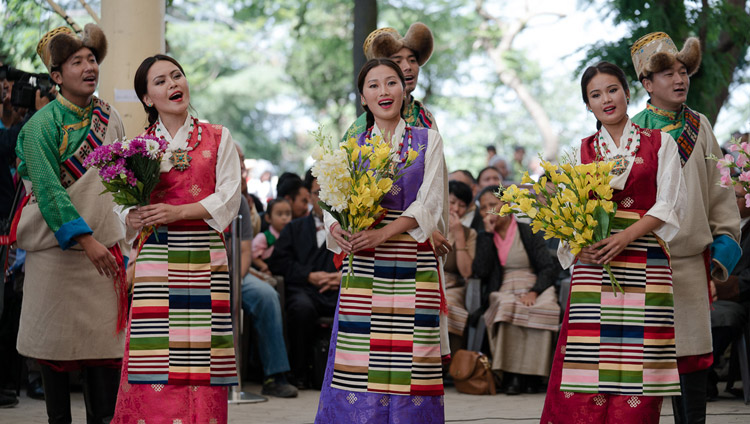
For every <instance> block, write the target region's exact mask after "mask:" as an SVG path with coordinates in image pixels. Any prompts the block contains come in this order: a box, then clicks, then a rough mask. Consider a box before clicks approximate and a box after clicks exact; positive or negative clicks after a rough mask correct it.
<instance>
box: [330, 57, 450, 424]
mask: <svg viewBox="0 0 750 424" xmlns="http://www.w3.org/2000/svg"><path fill="white" fill-rule="evenodd" d="M357 82H358V87H359V92H360V95H361V100H362V104H363V106H364V109H365V112H366V115H367V130H366V131H364V132H363V133H361V134H359V135H358V142H359V143H365V142H367V140H369V139H370V138H371V137H373V136H376V135H383V136H384V137H386V140H387V141H390V143H391V145H392V151H393V152H394V153H396V154H398V155H399V157H400V158H405V157H406V156H405V155H406V154H407V152H408V149H409V148H411V149H413V150H415V151H418V152H419V155H418V157H417V159H416V160H415V162H414V164H413V165H411V166H410V167H409V168H407V169H406V170H405V171H404V175H403V177H401V178H400V179H399V180H398V181H397V182H396V183H395V185H394V189H392V190H391V191H390V192H389V193H387V194H386V195H385V197H384V198H383V201H382V203H381V205H382V206H383V207H384V208H386V209H387V210H388V213H387V215H386V216H385V217H384V218H383V220H382V221H381V222H380V223H379V224H377V225H375V226H374V227H373V228H371V229H368V230H365V231H361V232H359V233H356V234H349V233H348V232H346V231H344V230H343V229H342V228H341V226H340V225H339V224H338V223H337V222H335V221H334V220H333V219H332V217H331V216H330V214H327V215H326V221H325V222H326V225H325V226H326V229H327V230H328V231H329V233H330V234H329V237H328V247H329V249H331V250H334V251H344V252H346V253H348V254H351V255H353V260H354V267H353V276H352V277H351V278H349V277H347V274H348V272H349V271H348V269H347V266H348V265H344V269H343V270H342V273H343V275H344V278H345V279H347V278H349V280H348V287H345V286H344V285H342V287H341V290H340V294H339V305H338V306H337V308H336V317H335V319H334V324H333V334H332V336H331V345H330V350H329V354H328V366H327V368H326V375H325V379H324V381H323V388H322V390H321V393H320V403H319V405H318V414H317V417H316V419H315V422H316V423H345V422H346V423H349V422H357V423H364V422H372V423H396V422H403V423H442V422H444V421H445V417H444V411H443V381H442V361H441V351H442V349H441V347H445V346H441V341H443V340H444V337H443V336H442V335H441V326H440V318H441V317H440V315H441V309H442V308H441V305H445V303H444V302H445V299H444V298H443V296H442V295H441V293H443V290H442V288H441V286H440V284H441V283H440V279H439V277H438V269H439V268H438V267H439V263H438V261H437V258H436V255H435V250H434V248H433V246H432V244H431V242H430V235H431V234H432V233H433V232H434V231H435V230H436V229H438V225H439V223H440V221H441V217H442V215H443V201H444V199H445V197H446V196H447V194H446V193H445V192H446V188H447V187H445V185H444V183H443V181H444V177H445V175H444V169H445V159H444V157H443V142H442V139H441V137H440V134H439V133H438V132H437V131H434V130H430V129H426V128H417V127H411V126H407V125H406V122H405V121H404V120H403V117H402V113H403V107H404V94H405V92H404V87H405V85H406V83H405V79H404V74H403V73H402V72H401V69H400V68H399V67H398V65H396V63H394V62H393V61H392V60H390V59H382V58H380V59H372V60H370V61H368V62H367V63H366V64H365V65H364V66H363V67H362V70H361V71H360V73H359V77H358V80H357ZM388 138H390V140H388ZM440 230H441V232H442V233H444V234H445V231H446V229H445V228H441V229H440ZM344 263H345V264H348V261H344ZM445 338H446V339H447V336H446V337H445ZM445 342H447V340H445ZM445 353H447V349H446V352H445Z"/></svg>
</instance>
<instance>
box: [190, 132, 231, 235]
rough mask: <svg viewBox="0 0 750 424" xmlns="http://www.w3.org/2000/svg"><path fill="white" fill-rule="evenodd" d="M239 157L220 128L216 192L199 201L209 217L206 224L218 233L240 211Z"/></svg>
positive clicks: (227, 136) (229, 138)
mask: <svg viewBox="0 0 750 424" xmlns="http://www.w3.org/2000/svg"><path fill="white" fill-rule="evenodd" d="M240 178H241V177H240V157H239V155H238V154H237V149H236V148H235V147H234V140H233V139H232V135H231V134H230V133H229V130H228V129H226V128H222V130H221V142H220V143H219V151H218V152H217V154H216V190H215V191H214V193H213V194H211V195H210V196H208V197H206V198H205V199H203V200H201V201H200V204H201V205H203V207H204V208H206V210H207V211H208V213H209V214H210V215H211V218H208V219H206V220H205V221H206V223H207V224H208V225H210V226H211V228H213V229H214V230H216V231H218V232H222V231H224V229H225V228H227V227H228V226H229V224H230V223H231V222H232V220H233V219H234V218H235V217H236V216H237V213H238V212H239V210H240Z"/></svg>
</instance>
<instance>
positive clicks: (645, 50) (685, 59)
mask: <svg viewBox="0 0 750 424" xmlns="http://www.w3.org/2000/svg"><path fill="white" fill-rule="evenodd" d="M630 56H631V57H632V59H633V66H634V67H635V73H636V74H637V75H638V79H639V80H640V79H642V78H644V77H647V76H649V75H651V74H652V73H655V72H661V71H663V70H665V69H667V68H669V67H670V66H672V64H674V61H675V60H679V61H680V62H682V64H683V65H685V68H687V73H688V76H693V74H695V73H696V72H697V71H698V68H699V67H700V66H701V42H700V40H698V39H697V38H695V37H690V38H688V39H687V40H685V44H684V45H683V46H682V50H680V51H678V50H677V47H676V46H675V45H674V42H673V41H672V39H671V38H669V35H667V34H666V33H664V32H652V33H651V34H646V35H644V36H643V37H641V38H639V39H638V40H637V41H636V42H635V43H634V44H633V47H631V48H630Z"/></svg>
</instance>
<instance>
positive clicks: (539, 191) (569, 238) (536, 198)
mask: <svg viewBox="0 0 750 424" xmlns="http://www.w3.org/2000/svg"><path fill="white" fill-rule="evenodd" d="M541 165H542V167H543V168H544V170H545V174H544V175H543V176H542V177H541V178H540V179H539V181H538V182H534V181H533V180H532V179H531V178H530V177H529V174H528V173H525V174H524V176H523V179H522V181H521V182H522V183H523V184H531V185H532V188H533V190H534V193H532V192H531V191H530V190H529V189H526V188H522V189H519V188H518V187H517V186H516V185H512V186H510V187H509V188H507V189H506V190H504V191H502V192H498V193H496V194H495V195H496V196H497V197H498V198H500V199H501V200H502V201H504V202H506V204H505V205H503V207H502V209H501V210H500V212H499V215H507V214H510V213H520V214H522V215H526V216H528V217H529V218H530V219H531V228H532V231H534V232H535V233H537V232H539V231H540V230H541V231H544V239H545V240H547V239H550V238H552V237H555V238H558V239H560V240H561V241H562V242H564V243H567V244H568V246H569V247H570V250H571V253H572V254H573V255H576V256H578V259H579V260H581V261H583V262H587V263H596V264H602V265H603V267H604V268H605V269H606V270H607V273H608V274H609V278H610V282H611V284H612V289H613V291H614V289H615V286H617V288H618V289H619V290H620V291H621V292H622V288H621V287H620V285H619V283H618V282H617V279H616V278H615V276H614V274H612V270H611V267H610V265H609V261H610V260H611V259H612V258H613V257H614V256H616V254H617V253H619V252H621V251H622V249H623V248H624V247H625V246H627V244H628V233H625V232H621V233H618V234H615V235H614V236H611V237H610V233H611V229H612V219H613V217H614V214H615V211H616V205H615V204H614V203H613V202H612V201H611V199H612V194H613V193H612V187H611V186H610V185H609V183H610V181H611V180H612V176H611V175H610V171H611V170H612V167H613V165H614V163H613V162H593V163H588V164H582V165H576V166H573V165H571V164H570V163H564V164H562V165H560V166H556V165H553V164H551V163H549V162H547V161H542V163H541ZM488 224H490V223H489V222H487V221H485V226H487V225H488ZM623 243H624V244H623Z"/></svg>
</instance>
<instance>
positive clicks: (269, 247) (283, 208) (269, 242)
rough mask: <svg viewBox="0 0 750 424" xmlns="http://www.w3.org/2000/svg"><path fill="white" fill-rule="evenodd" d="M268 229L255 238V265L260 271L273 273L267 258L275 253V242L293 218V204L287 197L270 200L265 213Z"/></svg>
mask: <svg viewBox="0 0 750 424" xmlns="http://www.w3.org/2000/svg"><path fill="white" fill-rule="evenodd" d="M264 218H265V220H266V221H268V229H267V230H266V231H263V232H262V233H259V234H258V235H256V236H255V238H254V239H253V266H254V267H255V269H257V270H258V271H260V272H262V273H264V274H268V275H271V271H270V270H269V269H268V264H266V262H265V260H266V259H268V258H270V257H271V254H272V253H273V244H274V243H275V242H276V239H278V238H279V235H281V230H283V229H284V227H286V224H288V223H289V222H290V221H291V220H292V206H291V205H290V204H289V202H288V201H287V200H286V199H275V200H271V201H270V202H268V208H266V213H265V215H264Z"/></svg>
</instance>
